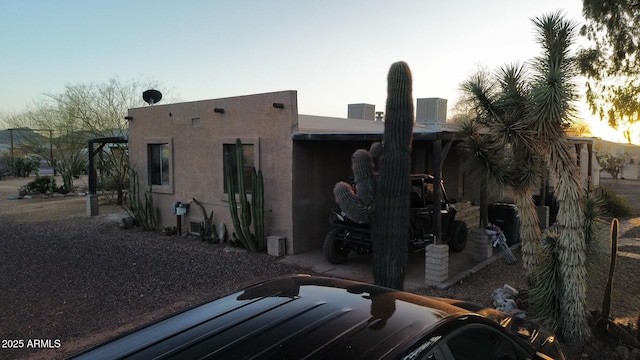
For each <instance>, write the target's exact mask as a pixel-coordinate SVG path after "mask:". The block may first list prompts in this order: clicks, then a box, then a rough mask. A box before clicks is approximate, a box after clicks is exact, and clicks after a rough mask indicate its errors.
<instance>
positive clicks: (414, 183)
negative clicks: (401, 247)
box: [322, 174, 468, 264]
mask: <svg viewBox="0 0 640 360" xmlns="http://www.w3.org/2000/svg"><path fill="white" fill-rule="evenodd" d="M411 188H412V190H411V194H410V195H411V196H410V203H409V211H410V219H409V238H408V239H407V251H409V252H418V251H422V250H424V249H425V247H426V246H427V245H429V244H431V243H433V239H434V235H433V234H434V232H435V231H434V226H433V220H432V219H433V209H434V206H433V190H434V189H433V176H432V175H428V174H412V175H411ZM440 192H441V194H442V196H441V200H440V213H441V228H442V239H441V240H442V241H443V242H444V243H446V244H448V245H449V249H450V250H451V251H454V252H458V251H462V250H464V248H465V246H466V245H467V237H468V229H467V224H465V223H464V221H460V220H456V213H457V210H456V207H455V206H454V205H453V204H455V203H456V200H455V199H450V198H449V197H447V192H446V190H445V188H444V183H442V182H441V183H440ZM329 222H330V223H331V226H332V229H331V230H330V231H329V233H328V234H327V236H326V237H325V239H324V244H323V247H322V249H323V252H324V256H325V258H326V259H327V260H328V261H329V262H330V263H332V264H341V263H344V262H345V261H346V260H347V257H348V256H349V253H350V252H355V253H358V254H360V255H367V254H371V253H372V252H373V241H372V239H371V226H370V224H369V223H357V222H355V221H353V220H351V219H350V218H349V217H348V216H347V214H345V213H344V212H343V211H342V210H341V209H340V208H335V209H333V210H332V211H331V214H330V217H329Z"/></svg>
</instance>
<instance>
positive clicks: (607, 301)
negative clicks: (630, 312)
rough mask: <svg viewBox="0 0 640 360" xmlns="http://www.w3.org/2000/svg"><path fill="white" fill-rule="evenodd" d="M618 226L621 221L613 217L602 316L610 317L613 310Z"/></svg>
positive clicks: (604, 317)
mask: <svg viewBox="0 0 640 360" xmlns="http://www.w3.org/2000/svg"><path fill="white" fill-rule="evenodd" d="M618 227H619V221H618V219H617V218H613V220H612V221H611V230H610V233H609V237H610V238H611V259H610V263H609V278H608V279H607V287H606V288H605V290H604V296H603V299H602V318H603V319H608V318H609V313H610V312H611V292H612V290H613V275H614V273H615V271H616V258H617V257H618Z"/></svg>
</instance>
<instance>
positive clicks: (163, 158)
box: [147, 143, 171, 186]
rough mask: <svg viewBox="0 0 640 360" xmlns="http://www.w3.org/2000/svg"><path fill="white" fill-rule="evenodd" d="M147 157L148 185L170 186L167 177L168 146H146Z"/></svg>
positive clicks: (166, 144) (165, 144)
mask: <svg viewBox="0 0 640 360" xmlns="http://www.w3.org/2000/svg"><path fill="white" fill-rule="evenodd" d="M147 153H148V156H149V159H148V164H149V184H150V185H156V186H169V185H171V181H170V176H169V144H168V143H164V144H147Z"/></svg>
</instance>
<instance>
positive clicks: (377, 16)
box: [0, 0, 615, 140]
mask: <svg viewBox="0 0 640 360" xmlns="http://www.w3.org/2000/svg"><path fill="white" fill-rule="evenodd" d="M0 4H1V5H2V7H1V8H2V11H1V12H0V44H1V47H2V56H1V57H0V64H1V65H2V66H0V81H1V84H2V85H1V86H0V112H4V113H8V112H17V111H20V110H22V109H24V108H25V106H27V105H28V104H30V103H32V102H33V101H34V100H36V99H38V98H41V97H42V94H43V93H57V92H61V91H63V90H64V86H65V85H67V84H80V83H90V82H106V81H107V80H109V79H111V78H114V77H118V78H119V79H120V80H121V81H123V82H126V81H129V80H151V81H157V82H159V83H160V84H161V88H160V89H159V90H161V91H162V92H163V93H165V94H170V95H171V97H172V98H178V99H180V100H183V101H193V100H202V99H211V98H220V97H230V96H237V95H246V94H254V93H261V92H270V91H279V90H297V91H298V105H299V112H300V113H302V114H311V115H323V116H335V117H346V114H347V105H348V104H349V103H369V104H374V105H375V106H376V110H377V111H383V110H384V102H385V97H386V73H387V71H388V69H389V66H390V65H391V64H392V63H393V62H395V61H398V60H404V61H406V62H407V63H408V64H409V66H410V67H411V70H412V73H413V80H414V93H413V95H414V97H415V98H424V97H440V98H446V99H448V102H449V108H450V109H451V107H452V106H453V105H454V104H455V102H456V101H457V98H458V96H459V93H458V87H459V84H460V83H461V82H462V81H463V80H465V79H466V78H467V77H468V76H469V75H470V74H471V73H472V72H473V71H474V70H475V69H477V68H478V67H479V66H485V67H487V68H489V69H495V68H497V67H498V66H501V65H505V64H508V63H513V62H524V61H527V60H529V59H531V58H532V57H533V56H535V55H537V54H538V53H539V51H540V50H539V46H538V45H537V44H536V43H535V41H534V29H533V26H532V23H531V20H530V19H531V18H533V17H537V16H541V15H543V14H548V13H550V12H554V11H556V10H563V11H564V13H565V14H566V16H567V18H569V19H572V20H574V21H576V22H577V23H582V21H583V20H582V16H581V11H582V1H581V0H538V1H526V0H519V1H513V0H488V1H471V0H459V1H455V0H453V1H437V2H436V1H427V0H414V1H408V0H394V1H376V0H348V1H345V0H323V1H311V0H256V1H247V0H228V1H227V0H200V1H198V0H183V1H165V0H158V1H141V0H113V1H94V0H66V1H50V0H30V1H14V0H0ZM583 108H584V106H583ZM584 114H585V116H586V115H588V112H587V111H584ZM596 135H598V136H601V137H603V138H604V137H605V131H604V130H598V131H597V133H596ZM612 140H615V139H612Z"/></svg>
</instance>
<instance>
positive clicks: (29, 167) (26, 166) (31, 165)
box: [12, 156, 40, 177]
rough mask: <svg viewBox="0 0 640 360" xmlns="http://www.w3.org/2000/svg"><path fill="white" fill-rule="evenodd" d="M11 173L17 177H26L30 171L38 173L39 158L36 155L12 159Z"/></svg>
mask: <svg viewBox="0 0 640 360" xmlns="http://www.w3.org/2000/svg"><path fill="white" fill-rule="evenodd" d="M12 168H13V173H14V174H15V176H17V177H28V176H29V175H30V174H31V173H35V174H36V175H38V171H39V170H40V160H39V159H38V157H36V156H22V157H17V158H15V159H13V166H12Z"/></svg>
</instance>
